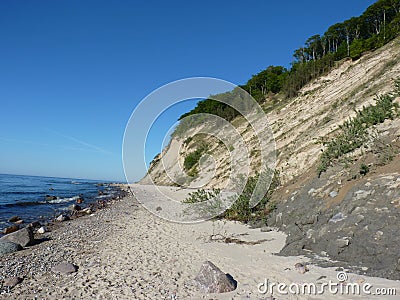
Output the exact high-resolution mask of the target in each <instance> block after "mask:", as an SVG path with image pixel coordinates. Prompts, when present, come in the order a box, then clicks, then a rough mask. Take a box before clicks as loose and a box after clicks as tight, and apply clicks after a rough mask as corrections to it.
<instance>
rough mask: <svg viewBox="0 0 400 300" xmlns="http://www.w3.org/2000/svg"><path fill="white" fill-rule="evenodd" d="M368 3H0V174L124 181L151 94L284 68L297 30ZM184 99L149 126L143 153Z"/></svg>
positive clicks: (323, 24)
mask: <svg viewBox="0 0 400 300" xmlns="http://www.w3.org/2000/svg"><path fill="white" fill-rule="evenodd" d="M374 2H375V1H372V0H363V1H359V0H350V1H349V0H336V1H334V2H327V1H317V0H312V1H311V0H302V1H298V0H297V1H294V0H282V1H261V0H259V1H255V0H250V1H243V0H242V1H236V0H234V1H208V0H206V1H141V0H131V1H127V0H125V1H123V0H120V1H111V0H110V1H102V0H96V1H92V0H86V1H80V0H69V1H51V0H41V1H24V0H19V1H12V0H5V1H0V173H3V174H24V175H38V176H54V177H67V178H87V179H98V180H113V181H124V180H125V176H124V171H123V163H122V154H121V152H122V142H123V137H124V131H125V127H126V125H127V122H128V120H129V118H130V116H131V114H132V112H133V111H134V109H135V107H136V106H137V105H138V104H139V103H140V101H141V100H142V99H144V98H145V97H146V96H147V95H148V94H150V93H151V92H152V91H154V90H156V89H157V88H160V87H162V86H163V85H165V84H168V83H170V82H172V81H176V80H180V79H184V78H188V77H196V76H205V77H215V78H220V79H223V80H226V81H229V82H232V83H234V84H237V85H240V84H244V83H245V82H246V81H247V80H248V79H249V78H250V77H251V75H253V74H256V73H258V72H260V71H261V70H263V69H265V68H266V67H268V66H269V65H283V66H286V67H289V66H290V63H291V62H292V54H293V52H294V50H295V49H297V48H299V47H301V46H302V45H303V44H304V42H305V40H306V39H307V38H309V37H310V36H312V35H314V34H322V33H324V31H325V30H326V29H327V28H328V27H329V26H330V25H332V24H334V23H337V22H341V21H344V20H346V19H348V18H350V17H352V16H358V15H360V14H361V13H362V12H363V11H364V10H365V9H366V8H367V7H368V6H369V5H371V4H372V3H374ZM154 105H157V103H154ZM194 105H195V101H189V102H185V103H184V104H182V105H180V106H179V107H176V108H173V109H170V110H169V111H168V113H167V114H166V115H165V116H163V117H162V118H160V120H159V121H158V122H156V124H157V126H156V128H153V129H152V131H153V134H152V135H151V139H152V140H149V141H148V142H147V147H148V149H147V150H146V151H147V152H148V156H149V157H151V158H152V156H154V155H155V154H157V153H158V152H160V149H159V147H160V146H159V145H160V144H161V143H162V141H160V138H162V137H163V136H164V135H165V132H166V130H167V129H169V128H170V126H171V125H172V124H174V123H175V122H176V120H177V118H178V117H179V116H180V115H181V114H183V113H184V112H186V111H188V110H190V109H191V108H192V107H193V106H194ZM139 127H140V126H139ZM137 130H138V131H140V130H144V129H142V128H137ZM146 130H147V129H146ZM138 147H143V145H138ZM135 159H136V158H135ZM137 162H138V167H137V179H140V178H141V177H142V176H143V175H144V174H145V171H146V170H145V168H144V167H143V157H137ZM135 172H136V171H135Z"/></svg>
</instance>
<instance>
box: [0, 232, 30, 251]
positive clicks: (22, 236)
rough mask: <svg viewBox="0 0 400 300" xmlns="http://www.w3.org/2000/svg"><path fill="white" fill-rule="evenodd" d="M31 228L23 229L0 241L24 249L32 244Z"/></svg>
mask: <svg viewBox="0 0 400 300" xmlns="http://www.w3.org/2000/svg"><path fill="white" fill-rule="evenodd" d="M34 240H35V239H34V237H33V231H32V227H25V228H22V229H20V230H18V231H15V232H13V233H10V234H7V235H5V236H3V237H2V238H0V241H9V242H13V243H16V244H19V245H21V246H22V247H26V246H29V245H31V244H32V243H33V242H34Z"/></svg>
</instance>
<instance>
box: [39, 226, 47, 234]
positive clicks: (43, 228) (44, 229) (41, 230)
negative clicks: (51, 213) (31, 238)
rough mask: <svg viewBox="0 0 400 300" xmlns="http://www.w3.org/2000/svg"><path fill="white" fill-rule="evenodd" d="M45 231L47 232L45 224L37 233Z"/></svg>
mask: <svg viewBox="0 0 400 300" xmlns="http://www.w3.org/2000/svg"><path fill="white" fill-rule="evenodd" d="M45 232H47V228H46V227H44V226H42V227H40V228H39V229H38V230H37V233H40V234H43V233H45Z"/></svg>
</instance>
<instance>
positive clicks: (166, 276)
mask: <svg viewBox="0 0 400 300" xmlns="http://www.w3.org/2000/svg"><path fill="white" fill-rule="evenodd" d="M125 186H126V185H125ZM35 237H39V236H37V235H36V236H35ZM219 237H229V238H230V239H231V241H232V240H234V239H236V241H243V242H244V243H238V242H230V243H226V242H224V241H223V239H221V238H219ZM41 238H42V241H41V242H40V243H37V244H36V245H33V246H29V247H27V248H26V249H25V250H23V251H19V252H15V253H12V254H8V255H5V256H2V257H0V265H1V266H2V268H0V282H3V280H4V279H5V278H7V277H10V276H18V277H21V278H22V279H23V280H22V282H21V283H19V284H18V285H16V286H15V287H14V288H12V289H10V290H8V289H7V288H4V287H3V288H1V289H0V291H1V293H0V297H1V298H3V297H4V298H5V299H30V298H35V297H37V298H45V299H60V298H63V297H64V298H68V299H71V298H72V299H93V298H96V297H97V298H99V299H116V298H118V299H209V298H210V297H211V298H213V299H243V298H248V299H265V297H267V296H268V295H262V294H260V293H258V291H257V286H258V284H260V283H262V282H263V281H264V279H269V280H270V281H271V282H286V283H291V282H294V283H296V282H314V283H318V282H324V281H327V280H333V281H334V280H336V275H337V271H335V268H321V267H318V266H315V265H311V264H309V262H310V260H309V259H308V258H306V257H302V256H289V257H282V256H277V255H275V254H274V253H278V252H279V251H280V250H281V249H282V247H283V246H284V245H285V241H286V235H285V234H284V233H282V232H278V231H275V230H273V231H270V232H262V231H261V230H260V229H252V228H250V227H249V226H246V225H243V224H239V223H235V222H228V221H206V222H202V223H198V224H193V225H188V224H179V223H172V222H167V221H165V220H162V219H160V218H158V217H156V216H154V215H153V214H151V213H150V212H148V211H146V210H145V209H144V208H143V207H142V206H141V205H140V204H139V203H138V202H137V201H136V200H135V199H134V198H133V197H132V196H131V195H130V194H128V195H127V196H126V197H123V198H122V199H119V200H114V201H112V202H110V205H108V206H107V207H106V208H104V209H101V210H99V211H97V212H96V213H94V214H92V215H86V216H83V217H80V218H77V219H73V220H70V221H66V222H63V223H62V225H61V226H60V227H58V228H55V229H53V231H51V232H48V233H45V234H43V235H41ZM252 243H253V244H252ZM206 260H209V261H211V262H213V263H214V264H215V265H217V266H218V267H219V268H220V269H221V270H222V271H223V272H225V273H229V274H230V275H232V276H233V278H234V279H235V280H237V282H238V286H237V288H236V289H235V290H234V291H232V292H229V293H223V294H212V295H204V294H202V293H200V292H199V290H198V288H197V286H196V285H195V284H194V282H193V279H194V278H195V276H196V275H197V274H198V272H199V270H200V267H201V265H202V263H203V262H204V261H206ZM64 261H67V262H69V263H73V264H74V265H76V266H77V267H78V270H77V272H75V273H72V274H69V275H60V274H55V273H54V272H53V271H52V268H53V267H54V266H55V265H57V264H58V263H61V262H64ZM296 263H303V264H305V265H307V266H308V268H309V271H308V272H306V273H305V274H300V273H299V272H298V270H296V268H295V264H296ZM348 276H349V282H361V281H363V282H368V283H370V284H372V285H373V286H374V287H386V288H389V287H394V288H397V291H398V293H399V292H400V282H398V281H391V280H386V279H382V278H376V277H367V276H362V275H357V274H351V273H348ZM274 296H275V297H276V298H277V299H322V298H323V299H329V298H335V299H353V298H352V297H348V296H345V295H343V296H340V295H323V296H322V298H321V296H315V297H310V296H304V297H301V296H297V295H296V296H293V295H279V294H274ZM318 297H319V298H318ZM355 298H356V299H363V296H358V297H355ZM370 298H371V297H370ZM381 298H384V299H385V297H379V299H381ZM364 299H365V295H364ZM371 299H373V297H372V298H371ZM376 299H378V297H377V298H376ZM387 299H394V298H393V297H390V296H388V297H387Z"/></svg>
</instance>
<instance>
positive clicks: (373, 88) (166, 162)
mask: <svg viewBox="0 0 400 300" xmlns="http://www.w3.org/2000/svg"><path fill="white" fill-rule="evenodd" d="M399 49H400V40H399V39H396V40H394V41H393V42H391V43H389V44H387V45H386V46H384V47H382V48H380V49H378V50H377V51H375V52H372V53H368V54H365V55H364V56H362V57H361V58H360V59H359V60H356V61H351V60H346V61H342V62H340V63H338V66H337V68H335V69H334V70H332V71H331V72H330V73H329V74H327V75H326V76H323V77H320V78H318V79H317V80H315V81H313V82H311V83H310V84H308V85H307V86H305V87H304V88H303V89H302V90H301V91H300V93H299V96H298V97H296V98H293V99H291V100H285V101H280V102H279V101H278V103H276V104H274V105H272V104H271V103H268V102H267V103H265V105H264V106H268V107H271V106H272V107H273V108H272V109H269V112H267V117H268V119H269V123H270V128H271V129H272V133H273V135H274V138H275V142H276V150H277V169H278V170H279V171H280V174H281V182H282V183H287V182H289V181H290V180H292V179H293V178H295V177H297V176H300V175H302V174H304V173H306V172H308V171H311V170H314V169H315V164H316V162H317V160H318V158H319V155H320V153H321V150H322V148H323V147H322V145H321V144H320V143H317V141H318V140H320V139H321V138H324V137H329V136H330V135H331V134H333V133H334V132H335V131H336V130H337V129H338V127H339V125H341V124H342V123H343V122H344V121H345V120H346V119H348V118H349V117H351V116H354V115H355V112H354V110H355V109H361V108H362V107H363V106H367V105H368V104H371V103H373V102H374V97H375V96H376V95H377V94H383V93H385V92H388V91H390V90H391V89H392V88H393V83H394V81H393V80H394V79H396V78H397V77H399V75H400V51H399ZM232 124H233V125H234V126H235V127H236V128H237V130H238V132H240V134H241V136H242V137H243V139H244V141H245V143H246V146H247V149H248V151H249V152H250V157H251V166H252V170H251V172H252V173H254V172H255V171H256V170H257V165H258V164H260V160H259V158H258V157H257V151H258V146H257V139H256V137H255V134H254V131H252V130H251V128H250V127H249V124H248V123H247V122H245V120H244V119H243V118H240V117H239V118H236V119H235V120H233V122H232ZM200 127H201V126H200ZM199 130H200V128H192V129H191V132H192V134H193V139H192V140H191V141H190V142H185V143H184V141H183V140H181V139H180V138H179V137H174V138H173V139H172V141H171V143H170V145H169V146H168V147H167V148H166V149H164V151H163V152H162V153H161V154H160V155H158V156H157V157H156V159H155V160H154V161H153V163H152V164H151V166H150V169H149V172H148V175H146V176H145V177H144V178H143V179H142V180H141V183H150V178H149V177H151V178H152V179H153V181H154V183H156V184H158V185H171V184H173V183H172V182H171V179H170V177H169V176H168V175H167V173H168V174H177V173H179V172H181V171H180V170H181V169H182V168H183V165H184V160H185V157H186V156H187V155H188V154H189V153H190V152H193V151H195V150H196V149H197V148H196V147H198V145H199V144H201V143H204V144H206V145H207V147H208V149H207V153H209V154H210V155H211V156H212V157H213V159H205V160H204V161H203V160H202V161H201V162H202V167H201V168H199V169H201V170H199V172H197V174H195V178H194V179H193V180H192V181H191V182H187V184H188V185H189V186H190V187H199V186H201V185H203V186H204V187H206V188H212V187H223V186H224V185H225V183H226V180H228V176H229V172H230V164H229V159H230V157H229V152H231V151H234V150H235V149H237V147H238V144H237V141H235V140H233V141H232V142H231V144H230V145H228V147H226V146H225V147H222V146H221V145H220V144H219V143H218V140H216V139H215V138H214V139H213V138H211V137H209V136H196V132H198V131H199ZM227 148H229V149H227ZM235 155H238V156H240V155H243V156H244V155H245V154H244V153H240V152H237V151H236V153H235ZM161 158H162V160H161ZM243 159H245V158H244V157H243ZM162 162H163V163H162ZM211 164H213V165H212V166H211ZM207 165H208V166H207ZM165 170H167V171H168V172H165Z"/></svg>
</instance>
